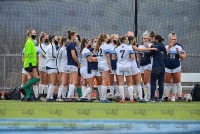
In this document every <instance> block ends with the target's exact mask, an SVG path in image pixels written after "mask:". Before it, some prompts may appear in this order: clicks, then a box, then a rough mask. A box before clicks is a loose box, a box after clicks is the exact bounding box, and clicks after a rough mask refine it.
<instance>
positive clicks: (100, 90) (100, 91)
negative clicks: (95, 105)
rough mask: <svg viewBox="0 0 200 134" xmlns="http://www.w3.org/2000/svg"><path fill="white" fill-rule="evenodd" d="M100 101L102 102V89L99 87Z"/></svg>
mask: <svg viewBox="0 0 200 134" xmlns="http://www.w3.org/2000/svg"><path fill="white" fill-rule="evenodd" d="M98 93H99V99H100V100H102V87H101V86H98Z"/></svg>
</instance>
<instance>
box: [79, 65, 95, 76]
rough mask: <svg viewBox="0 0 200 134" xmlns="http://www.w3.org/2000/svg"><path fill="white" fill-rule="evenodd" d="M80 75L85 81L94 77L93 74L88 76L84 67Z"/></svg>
mask: <svg viewBox="0 0 200 134" xmlns="http://www.w3.org/2000/svg"><path fill="white" fill-rule="evenodd" d="M80 74H81V76H83V78H84V79H88V78H92V77H93V74H92V72H91V74H88V70H87V67H82V68H81V69H80Z"/></svg>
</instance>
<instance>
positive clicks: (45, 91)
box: [43, 85, 49, 94]
mask: <svg viewBox="0 0 200 134" xmlns="http://www.w3.org/2000/svg"><path fill="white" fill-rule="evenodd" d="M43 89H44V94H47V92H48V89H49V86H48V85H44V87H43Z"/></svg>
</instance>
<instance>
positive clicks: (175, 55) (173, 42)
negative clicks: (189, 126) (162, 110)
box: [163, 32, 186, 102]
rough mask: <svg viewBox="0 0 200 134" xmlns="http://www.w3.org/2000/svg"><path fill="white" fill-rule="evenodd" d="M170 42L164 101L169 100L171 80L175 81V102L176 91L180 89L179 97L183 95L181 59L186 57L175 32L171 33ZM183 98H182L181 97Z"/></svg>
mask: <svg viewBox="0 0 200 134" xmlns="http://www.w3.org/2000/svg"><path fill="white" fill-rule="evenodd" d="M168 38H169V44H168V45H166V46H165V47H166V50H167V58H166V68H165V89H164V95H163V97H164V101H168V95H169V91H170V88H171V86H172V85H171V82H172V81H173V90H172V94H173V95H172V98H171V101H172V102H175V100H176V93H177V90H179V97H181V95H182V87H181V81H180V76H181V64H180V59H181V60H183V59H184V58H185V57H186V54H185V51H184V49H183V47H182V45H180V44H179V43H177V37H176V34H175V33H174V32H172V33H171V34H169V36H168ZM179 99H181V98H179Z"/></svg>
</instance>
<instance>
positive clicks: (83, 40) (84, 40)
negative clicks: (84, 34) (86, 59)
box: [80, 38, 89, 53]
mask: <svg viewBox="0 0 200 134" xmlns="http://www.w3.org/2000/svg"><path fill="white" fill-rule="evenodd" d="M88 42H89V40H88V39H86V38H83V39H82V41H81V51H80V53H81V52H82V51H83V49H84V48H85V44H86V43H88Z"/></svg>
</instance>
